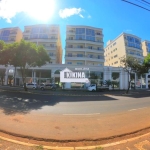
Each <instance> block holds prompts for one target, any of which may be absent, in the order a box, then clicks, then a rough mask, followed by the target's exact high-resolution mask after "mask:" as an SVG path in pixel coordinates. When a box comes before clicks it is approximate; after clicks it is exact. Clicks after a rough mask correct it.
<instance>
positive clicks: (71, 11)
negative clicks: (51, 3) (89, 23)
mask: <svg viewBox="0 0 150 150" xmlns="http://www.w3.org/2000/svg"><path fill="white" fill-rule="evenodd" d="M82 11H84V10H83V9H81V8H65V9H61V10H59V16H60V17H61V18H67V17H70V16H73V15H79V16H80V17H81V18H84V17H83V15H81V12H82Z"/></svg>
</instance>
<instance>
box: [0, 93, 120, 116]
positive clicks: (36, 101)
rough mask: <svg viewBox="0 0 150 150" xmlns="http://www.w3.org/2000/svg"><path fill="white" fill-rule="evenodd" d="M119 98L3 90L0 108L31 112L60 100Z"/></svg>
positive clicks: (6, 112)
mask: <svg viewBox="0 0 150 150" xmlns="http://www.w3.org/2000/svg"><path fill="white" fill-rule="evenodd" d="M112 100H118V99H115V98H112V97H109V96H62V95H57V96H56V95H55V96H54V95H39V94H30V93H19V92H18V93H17V92H8V91H4V92H1V96H0V109H2V110H3V112H4V113H5V114H6V115H12V114H15V113H21V114H25V113H29V112H30V111H31V110H38V109H41V108H42V107H43V106H54V105H56V104H57V103H60V102H83V101H112Z"/></svg>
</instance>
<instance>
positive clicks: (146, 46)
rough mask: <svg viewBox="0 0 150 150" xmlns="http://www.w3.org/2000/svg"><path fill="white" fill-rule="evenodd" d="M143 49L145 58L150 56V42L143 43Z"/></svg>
mask: <svg viewBox="0 0 150 150" xmlns="http://www.w3.org/2000/svg"><path fill="white" fill-rule="evenodd" d="M142 49H143V56H144V57H145V56H147V55H148V54H150V41H147V40H145V41H143V42H142Z"/></svg>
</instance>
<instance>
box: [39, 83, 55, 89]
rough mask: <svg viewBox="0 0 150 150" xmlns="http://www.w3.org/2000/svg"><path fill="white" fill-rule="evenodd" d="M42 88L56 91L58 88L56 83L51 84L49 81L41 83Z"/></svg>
mask: <svg viewBox="0 0 150 150" xmlns="http://www.w3.org/2000/svg"><path fill="white" fill-rule="evenodd" d="M40 89H41V90H53V91H55V90H56V85H55V84H51V83H48V84H44V83H43V84H41V85H40Z"/></svg>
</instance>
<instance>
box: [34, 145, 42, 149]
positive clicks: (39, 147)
mask: <svg viewBox="0 0 150 150" xmlns="http://www.w3.org/2000/svg"><path fill="white" fill-rule="evenodd" d="M35 149H36V150H44V148H43V146H42V145H39V146H36V148H35Z"/></svg>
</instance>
